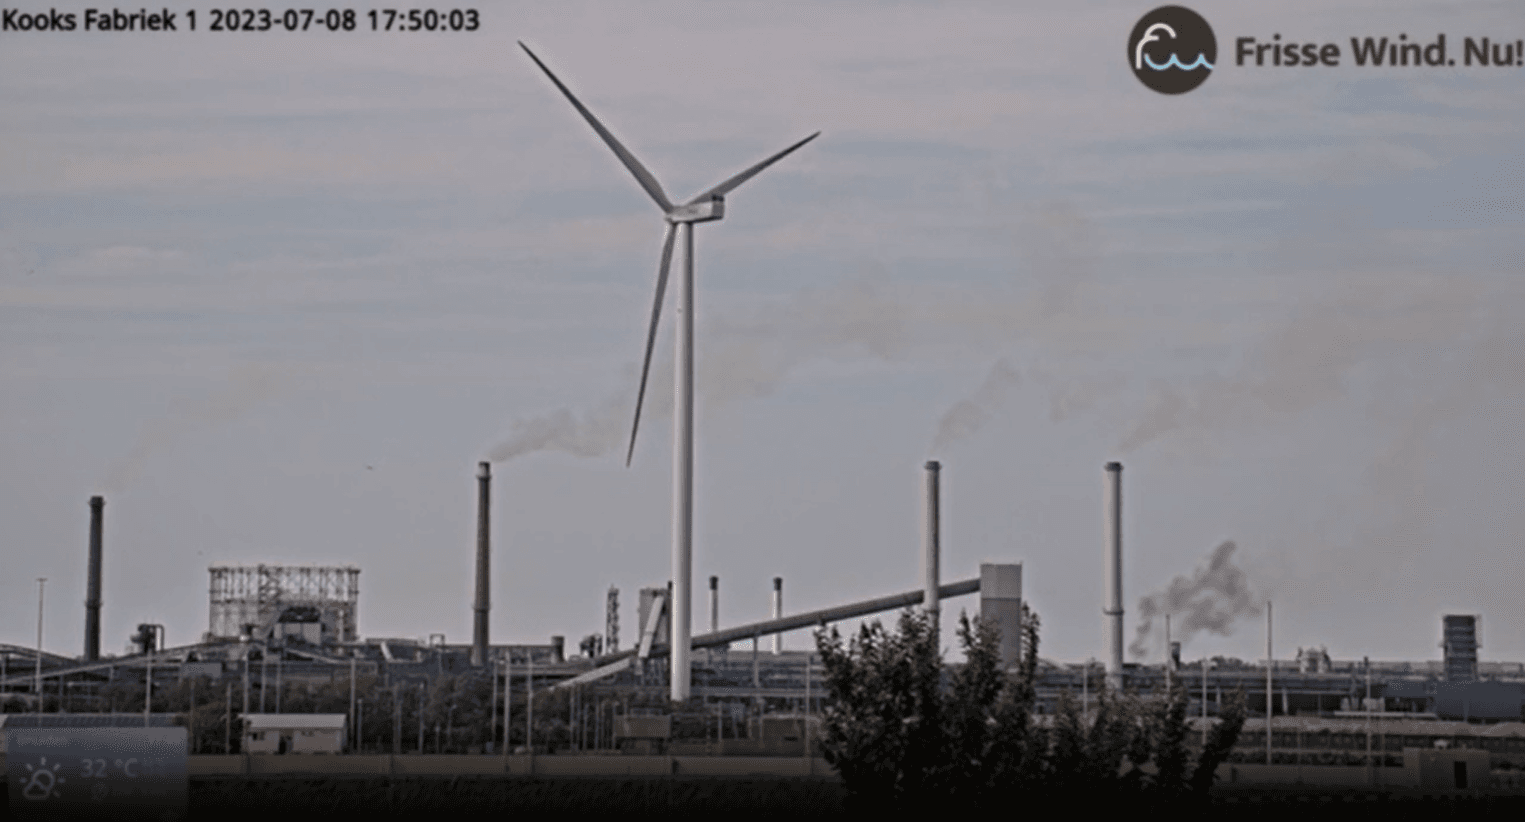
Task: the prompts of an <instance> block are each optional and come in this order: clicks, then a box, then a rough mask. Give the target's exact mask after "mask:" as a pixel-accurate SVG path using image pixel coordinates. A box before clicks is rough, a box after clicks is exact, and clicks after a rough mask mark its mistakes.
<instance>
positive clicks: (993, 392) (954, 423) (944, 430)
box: [932, 358, 1021, 452]
mask: <svg viewBox="0 0 1525 822" xmlns="http://www.w3.org/2000/svg"><path fill="white" fill-rule="evenodd" d="M1020 379H1021V377H1020V376H1019V375H1018V374H1017V370H1016V369H1015V368H1013V367H1012V365H1011V363H1010V362H1008V361H1007V360H1006V359H1005V358H1002V359H999V360H996V362H995V365H992V366H991V367H990V373H988V374H986V375H985V380H984V381H983V382H981V383H980V387H979V388H977V389H975V392H974V393H973V394H972V395H970V396H969V397H967V398H965V399H962V400H959V401H958V402H956V403H954V404H953V406H952V407H951V408H949V409H948V410H947V411H944V412H943V415H942V417H941V418H939V419H938V421H937V436H936V437H934V438H933V440H932V450H933V451H934V452H936V451H941V450H942V449H943V448H944V447H946V446H948V445H950V444H952V443H953V442H955V441H957V440H960V439H963V438H964V437H967V436H970V435H971V434H975V433H977V432H978V431H979V430H980V429H981V428H984V427H985V424H986V423H988V422H990V420H991V419H992V418H994V417H995V415H996V413H997V412H998V411H999V410H1000V408H1001V403H1002V402H1003V401H1004V400H1005V398H1006V395H1007V393H1008V392H1009V391H1010V390H1011V389H1012V388H1013V387H1015V386H1016V385H1017V383H1018V382H1019V381H1020Z"/></svg>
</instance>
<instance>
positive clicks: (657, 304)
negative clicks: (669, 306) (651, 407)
mask: <svg viewBox="0 0 1525 822" xmlns="http://www.w3.org/2000/svg"><path fill="white" fill-rule="evenodd" d="M677 231H678V226H677V225H675V224H673V223H668V225H667V236H666V237H665V238H664V239H663V240H662V263H661V265H659V266H657V296H656V299H654V300H652V302H651V327H650V328H648V329H646V358H645V359H644V360H642V361H641V387H640V389H639V390H637V391H636V394H635V422H632V423H631V424H630V450H629V451H626V452H625V467H626V468H629V467H630V458H631V457H633V456H635V432H636V430H637V429H639V428H640V427H641V403H642V402H643V401H644V400H645V399H646V377H647V376H648V375H649V374H650V373H651V349H652V348H653V347H654V346H655V345H656V344H657V320H658V318H660V317H661V315H662V294H663V292H665V291H666V290H667V269H668V267H669V266H670V265H671V264H672V244H673V240H674V239H675V238H676V237H677Z"/></svg>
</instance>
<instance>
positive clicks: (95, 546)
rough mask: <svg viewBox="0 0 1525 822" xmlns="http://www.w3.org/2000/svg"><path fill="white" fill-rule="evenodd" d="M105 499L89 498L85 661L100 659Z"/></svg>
mask: <svg viewBox="0 0 1525 822" xmlns="http://www.w3.org/2000/svg"><path fill="white" fill-rule="evenodd" d="M105 516H106V499H105V498H104V497H91V498H90V559H89V566H88V570H87V571H86V574H87V576H86V578H85V661H86V662H94V661H96V660H98V659H100V658H101V530H102V528H103V527H104V522H103V520H104V519H105Z"/></svg>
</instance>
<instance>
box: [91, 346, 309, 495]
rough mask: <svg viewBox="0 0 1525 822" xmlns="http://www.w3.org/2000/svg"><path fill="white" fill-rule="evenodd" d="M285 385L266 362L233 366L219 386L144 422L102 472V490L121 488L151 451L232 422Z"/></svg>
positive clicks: (282, 389)
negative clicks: (121, 454) (128, 446)
mask: <svg viewBox="0 0 1525 822" xmlns="http://www.w3.org/2000/svg"><path fill="white" fill-rule="evenodd" d="M287 387H288V385H287V380H286V378H285V377H284V376H283V375H282V374H280V373H278V372H277V371H275V370H274V369H272V368H270V367H268V366H259V365H252V366H241V367H239V368H237V369H235V370H234V371H233V373H232V374H231V375H230V376H229V378H228V384H227V385H226V386H225V387H223V388H222V389H221V390H219V391H217V392H215V393H213V394H211V395H209V396H207V397H205V398H203V399H202V400H200V401H199V402H196V403H192V404H189V405H184V406H182V407H180V408H177V409H175V410H173V411H171V413H169V414H167V415H165V416H163V417H160V418H159V419H156V420H154V421H153V422H151V423H149V424H148V425H147V426H145V427H144V428H143V430H142V431H141V432H140V433H139V434H138V438H137V440H135V441H134V442H133V444H132V448H131V449H129V450H128V452H127V455H126V456H125V457H123V458H121V459H120V460H118V461H117V462H116V463H114V464H113V465H112V466H111V469H110V470H109V471H108V472H107V473H106V481H105V488H104V490H105V491H106V492H108V493H115V492H119V491H121V490H122V489H123V488H125V487H127V486H128V485H130V484H131V483H132V482H133V480H135V479H136V478H137V476H138V474H139V473H141V472H142V470H143V467H144V466H145V465H146V464H147V463H148V462H149V461H150V460H151V459H152V458H153V457H154V456H155V455H157V454H159V453H160V452H162V451H164V450H166V449H168V448H169V447H170V446H172V445H174V444H175V442H177V441H179V440H180V439H181V438H183V437H184V436H186V435H187V434H190V433H191V432H193V431H195V430H196V429H198V428H205V427H208V426H213V425H219V424H222V423H227V422H232V421H233V420H235V419H238V418H239V417H241V416H243V415H244V414H245V413H247V412H248V411H249V410H250V409H252V408H254V407H255V406H256V405H259V404H260V403H261V402H264V401H266V400H269V399H271V398H273V397H275V396H278V395H279V394H280V393H282V392H283V391H284V390H286V388H287Z"/></svg>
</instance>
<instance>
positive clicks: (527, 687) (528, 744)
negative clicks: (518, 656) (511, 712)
mask: <svg viewBox="0 0 1525 822" xmlns="http://www.w3.org/2000/svg"><path fill="white" fill-rule="evenodd" d="M524 691H525V698H524V748H525V750H527V751H529V755H530V775H531V776H534V775H535V652H534V651H533V650H531V651H526V658H525V668H524Z"/></svg>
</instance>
